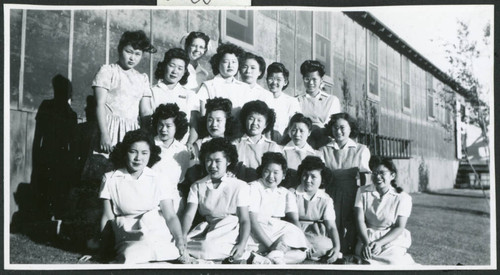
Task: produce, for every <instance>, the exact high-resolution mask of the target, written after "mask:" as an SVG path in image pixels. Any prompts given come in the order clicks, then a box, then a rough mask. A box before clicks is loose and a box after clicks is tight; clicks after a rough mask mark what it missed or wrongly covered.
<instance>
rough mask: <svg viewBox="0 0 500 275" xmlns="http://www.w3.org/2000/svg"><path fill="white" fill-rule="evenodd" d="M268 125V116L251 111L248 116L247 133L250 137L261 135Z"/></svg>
mask: <svg viewBox="0 0 500 275" xmlns="http://www.w3.org/2000/svg"><path fill="white" fill-rule="evenodd" d="M266 126H267V118H266V117H265V116H264V115H262V114H259V113H251V114H250V115H248V116H247V123H246V129H247V135H248V136H250V137H253V136H258V135H261V134H262V132H263V131H264V129H265V128H266Z"/></svg>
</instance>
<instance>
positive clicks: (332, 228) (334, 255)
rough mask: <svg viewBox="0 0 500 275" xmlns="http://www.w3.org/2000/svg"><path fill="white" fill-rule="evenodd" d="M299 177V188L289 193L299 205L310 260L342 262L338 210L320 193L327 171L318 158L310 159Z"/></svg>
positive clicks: (302, 165)
mask: <svg viewBox="0 0 500 275" xmlns="http://www.w3.org/2000/svg"><path fill="white" fill-rule="evenodd" d="M297 175H298V178H299V179H300V185H299V186H297V187H296V188H295V189H290V191H291V192H292V194H293V195H294V196H295V199H296V201H297V208H298V213H299V222H300V226H301V228H302V230H303V231H304V233H305V235H306V238H307V240H308V248H309V249H308V251H307V252H308V253H307V256H308V258H309V259H311V260H324V261H325V262H327V263H334V262H335V261H336V260H337V259H338V258H342V253H340V241H339V234H338V232H337V226H336V225H335V210H334V209H333V201H332V198H330V196H328V194H326V193H325V191H324V190H323V189H319V188H320V187H322V186H323V185H324V183H325V182H326V181H327V179H328V176H329V174H328V170H327V168H326V166H325V164H324V163H323V161H322V160H321V159H320V158H319V157H316V156H307V157H306V158H304V160H303V161H302V163H301V164H300V165H299V169H298V173H297Z"/></svg>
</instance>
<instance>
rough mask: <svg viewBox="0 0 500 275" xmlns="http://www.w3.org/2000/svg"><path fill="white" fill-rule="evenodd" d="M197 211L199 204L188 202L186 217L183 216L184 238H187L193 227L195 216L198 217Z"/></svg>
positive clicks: (185, 211)
mask: <svg viewBox="0 0 500 275" xmlns="http://www.w3.org/2000/svg"><path fill="white" fill-rule="evenodd" d="M196 210H198V204H197V203H192V202H188V204H187V206H186V210H184V215H183V216H182V236H183V238H186V237H187V234H188V232H189V229H191V225H193V219H194V215H196Z"/></svg>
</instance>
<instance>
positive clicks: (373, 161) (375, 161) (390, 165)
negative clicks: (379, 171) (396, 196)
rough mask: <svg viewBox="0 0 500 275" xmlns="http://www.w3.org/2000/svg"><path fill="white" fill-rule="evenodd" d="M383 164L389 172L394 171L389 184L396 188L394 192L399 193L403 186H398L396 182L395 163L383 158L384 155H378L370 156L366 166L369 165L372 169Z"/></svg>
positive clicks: (396, 170) (396, 171)
mask: <svg viewBox="0 0 500 275" xmlns="http://www.w3.org/2000/svg"><path fill="white" fill-rule="evenodd" d="M380 165H382V166H384V167H385V168H387V170H389V171H391V173H394V179H393V180H391V185H392V187H394V189H396V192H398V193H401V192H403V188H401V187H399V186H398V185H397V183H396V179H397V177H398V169H397V168H396V165H395V164H394V162H393V161H392V159H390V158H384V157H379V156H372V157H371V158H370V162H369V163H368V166H369V167H370V170H372V171H373V169H375V168H377V166H380Z"/></svg>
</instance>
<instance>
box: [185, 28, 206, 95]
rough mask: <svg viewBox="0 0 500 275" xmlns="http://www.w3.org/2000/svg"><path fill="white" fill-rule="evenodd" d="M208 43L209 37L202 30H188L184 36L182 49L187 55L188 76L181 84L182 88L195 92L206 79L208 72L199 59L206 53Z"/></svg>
mask: <svg viewBox="0 0 500 275" xmlns="http://www.w3.org/2000/svg"><path fill="white" fill-rule="evenodd" d="M183 40H184V39H183ZM209 43H210V37H208V35H206V34H204V33H202V32H190V33H189V35H187V37H185V40H184V49H185V50H186V53H187V54H188V57H189V64H188V65H187V71H188V72H189V77H188V79H187V83H186V84H183V85H184V88H186V89H189V90H192V91H195V92H197V91H198V89H199V88H200V86H201V83H203V82H204V81H206V80H207V79H208V72H207V70H205V69H204V68H203V67H202V66H201V64H200V62H199V61H200V59H201V58H202V57H203V56H204V55H205V54H206V53H207V51H208V45H209ZM181 44H182V41H181Z"/></svg>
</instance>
